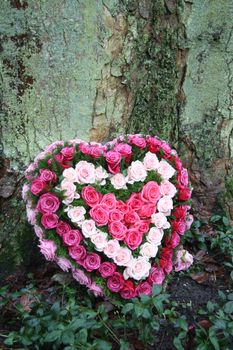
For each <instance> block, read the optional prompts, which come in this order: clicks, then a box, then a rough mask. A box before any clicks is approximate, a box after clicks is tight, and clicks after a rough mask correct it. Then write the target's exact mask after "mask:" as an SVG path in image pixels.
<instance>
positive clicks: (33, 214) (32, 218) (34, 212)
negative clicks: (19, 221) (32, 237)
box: [27, 205, 38, 225]
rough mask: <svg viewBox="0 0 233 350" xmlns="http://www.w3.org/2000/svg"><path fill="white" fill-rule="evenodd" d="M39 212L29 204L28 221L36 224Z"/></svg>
mask: <svg viewBox="0 0 233 350" xmlns="http://www.w3.org/2000/svg"><path fill="white" fill-rule="evenodd" d="M37 214H38V211H37V210H35V209H31V208H30V207H29V206H28V205H27V218H28V221H29V223H30V224H31V225H35V223H36V215H37Z"/></svg>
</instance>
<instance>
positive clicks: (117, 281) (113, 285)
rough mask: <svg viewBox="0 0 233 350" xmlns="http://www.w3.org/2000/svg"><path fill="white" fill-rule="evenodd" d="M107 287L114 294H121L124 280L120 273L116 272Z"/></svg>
mask: <svg viewBox="0 0 233 350" xmlns="http://www.w3.org/2000/svg"><path fill="white" fill-rule="evenodd" d="M107 287H108V289H109V290H111V291H112V292H119V291H120V290H121V289H122V288H123V287H124V278H123V276H122V275H121V274H120V273H119V272H114V273H113V275H112V276H111V277H109V278H108V279H107Z"/></svg>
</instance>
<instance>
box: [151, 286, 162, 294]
mask: <svg viewBox="0 0 233 350" xmlns="http://www.w3.org/2000/svg"><path fill="white" fill-rule="evenodd" d="M161 290H162V287H161V286H159V285H158V284H154V285H153V289H152V295H153V296H156V295H159V294H160V293H161Z"/></svg>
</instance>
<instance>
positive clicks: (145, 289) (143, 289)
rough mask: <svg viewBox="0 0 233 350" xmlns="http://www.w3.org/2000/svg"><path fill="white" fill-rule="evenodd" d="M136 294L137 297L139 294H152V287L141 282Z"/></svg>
mask: <svg viewBox="0 0 233 350" xmlns="http://www.w3.org/2000/svg"><path fill="white" fill-rule="evenodd" d="M136 294H137V295H138V296H139V295H141V294H145V295H149V296H150V295H151V294H152V287H151V285H150V284H149V283H148V282H142V283H140V284H139V285H138V286H137V288H136Z"/></svg>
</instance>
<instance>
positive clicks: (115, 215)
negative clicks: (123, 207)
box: [109, 209, 123, 221]
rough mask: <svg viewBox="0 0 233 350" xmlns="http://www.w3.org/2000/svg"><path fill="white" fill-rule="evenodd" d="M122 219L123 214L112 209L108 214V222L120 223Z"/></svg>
mask: <svg viewBox="0 0 233 350" xmlns="http://www.w3.org/2000/svg"><path fill="white" fill-rule="evenodd" d="M122 219H123V214H122V212H120V210H118V209H113V210H111V211H110V213H109V221H121V220H122Z"/></svg>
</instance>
